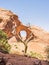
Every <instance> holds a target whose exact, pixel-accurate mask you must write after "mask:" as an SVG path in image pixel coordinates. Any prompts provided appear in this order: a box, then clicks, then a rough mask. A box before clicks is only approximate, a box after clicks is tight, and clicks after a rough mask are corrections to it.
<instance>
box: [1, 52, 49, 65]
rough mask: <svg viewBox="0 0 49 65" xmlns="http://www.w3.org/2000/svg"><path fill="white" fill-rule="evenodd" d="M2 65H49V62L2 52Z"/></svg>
mask: <svg viewBox="0 0 49 65" xmlns="http://www.w3.org/2000/svg"><path fill="white" fill-rule="evenodd" d="M0 65H49V62H48V61H44V60H42V61H41V60H39V59H37V58H31V57H26V56H20V55H12V54H3V53H1V52H0Z"/></svg>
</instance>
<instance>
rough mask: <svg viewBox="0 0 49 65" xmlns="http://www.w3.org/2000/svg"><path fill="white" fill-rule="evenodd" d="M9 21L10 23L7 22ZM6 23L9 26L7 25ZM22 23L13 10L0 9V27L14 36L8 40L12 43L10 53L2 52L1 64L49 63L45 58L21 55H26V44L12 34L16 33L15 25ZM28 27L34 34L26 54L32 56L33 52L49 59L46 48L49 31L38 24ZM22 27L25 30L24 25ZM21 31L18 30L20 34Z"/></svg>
mask: <svg viewBox="0 0 49 65" xmlns="http://www.w3.org/2000/svg"><path fill="white" fill-rule="evenodd" d="M7 22H9V23H8V24H7ZM6 24H7V26H5V25H6ZM9 24H11V25H9ZM16 24H17V25H16ZM20 24H22V23H21V22H20V21H19V20H18V16H17V15H15V14H13V12H11V11H8V10H5V9H0V29H2V30H3V29H4V31H5V32H6V33H7V36H9V37H12V38H10V39H9V40H8V42H9V44H10V45H11V50H10V52H9V53H10V54H3V53H1V52H0V59H1V60H0V65H49V62H48V61H43V60H42V61H41V60H39V59H36V58H30V57H25V56H20V55H24V51H25V45H24V43H23V42H21V41H19V42H17V39H16V37H13V35H12V33H13V31H14V34H15V29H14V30H13V26H14V28H15V25H16V26H19V25H20ZM20 27H21V25H20ZM20 27H19V28H20ZM23 27H25V26H23ZM19 28H18V29H19ZM26 28H27V29H28V30H30V32H32V33H33V35H34V36H33V38H32V39H31V40H30V39H29V42H28V41H27V51H26V54H27V55H30V56H31V54H30V52H31V53H33V54H32V55H33V57H37V58H39V57H40V59H44V60H48V57H49V53H47V50H46V48H47V46H49V33H48V32H46V31H44V30H43V29H41V28H39V27H37V26H31V27H30V28H28V27H27V26H26ZM26 28H24V29H26ZM21 29H22V30H23V28H22V27H21ZM20 31H21V30H18V34H19V32H20ZM11 32H12V33H11ZM29 34H30V33H28V35H29ZM29 36H30V35H29ZM29 38H30V37H29ZM25 39H26V38H25ZM48 52H49V51H48ZM34 53H35V54H34ZM36 53H37V54H36ZM11 54H12V55H11ZM15 54H19V55H15ZM39 55H41V56H42V57H41V56H39Z"/></svg>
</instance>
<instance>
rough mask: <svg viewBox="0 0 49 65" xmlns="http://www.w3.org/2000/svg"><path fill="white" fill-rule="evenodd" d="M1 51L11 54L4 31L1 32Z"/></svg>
mask: <svg viewBox="0 0 49 65" xmlns="http://www.w3.org/2000/svg"><path fill="white" fill-rule="evenodd" d="M0 50H3V51H6V52H9V50H10V45H9V44H8V41H7V36H6V33H5V32H3V31H2V30H0Z"/></svg>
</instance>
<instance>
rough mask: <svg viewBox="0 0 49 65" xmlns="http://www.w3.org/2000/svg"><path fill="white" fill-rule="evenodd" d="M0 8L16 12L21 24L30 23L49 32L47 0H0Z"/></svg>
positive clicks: (48, 4) (48, 2)
mask: <svg viewBox="0 0 49 65" xmlns="http://www.w3.org/2000/svg"><path fill="white" fill-rule="evenodd" d="M0 8H5V9H8V10H11V11H13V12H14V13H16V14H17V15H18V17H19V19H20V21H22V23H23V24H26V25H27V24H28V23H30V24H31V25H36V26H39V27H41V28H43V29H45V30H46V31H48V32H49V0H0Z"/></svg>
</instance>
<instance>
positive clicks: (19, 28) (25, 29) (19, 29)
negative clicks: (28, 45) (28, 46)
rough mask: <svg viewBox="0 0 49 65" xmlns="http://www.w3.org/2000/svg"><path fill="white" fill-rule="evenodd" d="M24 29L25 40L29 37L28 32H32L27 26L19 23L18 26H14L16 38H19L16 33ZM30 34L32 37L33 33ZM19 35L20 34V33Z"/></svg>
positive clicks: (18, 33)
mask: <svg viewBox="0 0 49 65" xmlns="http://www.w3.org/2000/svg"><path fill="white" fill-rule="evenodd" d="M23 30H24V31H26V34H27V35H26V40H27V39H28V38H29V37H30V34H31V33H32V32H31V31H30V30H29V29H28V27H27V26H24V25H19V26H18V27H16V38H18V39H19V37H18V36H17V35H20V31H23ZM32 36H33V37H34V35H33V34H32ZM20 37H21V35H20Z"/></svg>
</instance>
